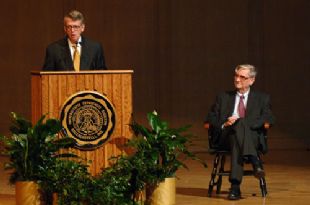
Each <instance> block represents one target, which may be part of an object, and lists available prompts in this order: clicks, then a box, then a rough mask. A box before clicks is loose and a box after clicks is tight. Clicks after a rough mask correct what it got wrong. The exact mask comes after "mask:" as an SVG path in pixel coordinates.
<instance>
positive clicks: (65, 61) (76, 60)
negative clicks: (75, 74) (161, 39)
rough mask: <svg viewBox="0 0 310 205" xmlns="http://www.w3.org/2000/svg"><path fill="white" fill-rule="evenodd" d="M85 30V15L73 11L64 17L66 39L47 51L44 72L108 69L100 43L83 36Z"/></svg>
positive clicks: (51, 46) (52, 45) (49, 47)
mask: <svg viewBox="0 0 310 205" xmlns="http://www.w3.org/2000/svg"><path fill="white" fill-rule="evenodd" d="M84 30H85V21H84V17H83V14H82V13H80V12H79V11H76V10H73V11H71V12H69V13H68V14H67V15H66V16H65V17H64V31H65V34H66V36H65V38H63V39H61V40H59V41H56V42H54V43H52V44H50V45H49V46H48V47H47V49H46V55H45V61H44V65H43V70H45V71H64V70H75V71H80V70H97V69H99V70H100V69H101V70H102V69H106V65H105V60H104V55H103V49H102V47H101V45H100V43H98V42H94V41H91V40H89V39H87V38H85V37H84V36H82V35H81V34H82V33H83V32H84Z"/></svg>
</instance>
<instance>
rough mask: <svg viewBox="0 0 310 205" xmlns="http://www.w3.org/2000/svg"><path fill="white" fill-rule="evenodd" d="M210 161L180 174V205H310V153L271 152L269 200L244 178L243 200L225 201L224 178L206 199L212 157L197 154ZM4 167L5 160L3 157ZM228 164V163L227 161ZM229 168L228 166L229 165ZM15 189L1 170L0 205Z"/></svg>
mask: <svg viewBox="0 0 310 205" xmlns="http://www.w3.org/2000/svg"><path fill="white" fill-rule="evenodd" d="M197 154H198V156H199V157H201V158H203V159H204V160H206V161H207V163H208V165H209V167H208V168H207V169H205V168H203V167H202V166H201V165H200V164H198V163H197V162H190V161H188V162H187V163H186V164H187V165H188V166H189V170H185V169H182V170H179V171H178V173H177V175H178V177H179V179H178V180H177V195H176V204H177V205H190V204H193V205H206V204H207V205H219V204H225V205H226V204H228V205H251V204H253V205H254V204H255V205H260V204H261V205H308V204H310V151H306V149H304V150H298V149H286V150H280V149H275V150H270V152H269V153H268V155H266V156H265V157H264V158H263V159H264V162H265V165H264V167H265V170H266V174H267V175H266V181H267V188H268V196H267V197H266V198H262V197H261V193H260V188H259V183H258V180H257V179H255V178H254V177H250V176H247V177H244V179H243V182H242V186H241V192H242V199H241V200H238V201H229V200H227V199H226V197H227V193H228V189H229V183H228V179H227V177H224V180H223V186H222V192H221V194H219V195H216V194H215V193H214V194H213V196H212V197H211V198H209V197H207V192H208V184H209V180H210V172H211V169H212V168H211V167H212V163H213V162H212V160H213V156H210V155H208V154H207V153H206V152H203V151H202V152H199V153H197ZM0 160H1V167H3V166H2V163H3V161H5V160H7V159H6V158H5V157H3V156H2V157H0ZM228 161H229V160H228ZM227 166H229V164H227ZM14 200H15V199H14V186H11V185H8V174H7V173H5V172H4V171H3V169H2V168H1V169H0V205H14V204H15V201H14Z"/></svg>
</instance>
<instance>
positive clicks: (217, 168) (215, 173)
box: [204, 123, 270, 197]
mask: <svg viewBox="0 0 310 205" xmlns="http://www.w3.org/2000/svg"><path fill="white" fill-rule="evenodd" d="M269 127H270V125H269V124H268V123H265V125H264V129H265V132H263V133H264V136H263V137H264V138H265V139H266V137H267V135H266V133H267V132H266V131H267V129H269ZM204 128H205V129H207V130H208V140H209V153H210V154H212V155H215V157H214V161H213V168H212V172H211V179H210V182H209V190H208V196H209V197H211V195H212V192H213V187H214V186H216V194H220V192H221V186H222V177H223V176H229V175H230V170H225V168H224V165H225V160H226V156H228V155H230V152H229V150H223V149H219V148H218V147H217V146H216V144H214V139H213V136H212V132H210V129H212V128H211V127H210V124H208V123H205V124H204ZM266 143H267V142H266ZM260 155H261V153H259V154H258V156H259V159H260ZM244 176H254V171H253V170H244ZM259 186H260V189H261V194H262V197H266V195H267V185H266V180H265V177H263V178H260V179H259Z"/></svg>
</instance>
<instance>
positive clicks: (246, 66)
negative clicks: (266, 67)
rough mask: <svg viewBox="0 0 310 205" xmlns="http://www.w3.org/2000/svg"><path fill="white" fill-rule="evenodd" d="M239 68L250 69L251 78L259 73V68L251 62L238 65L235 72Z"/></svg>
mask: <svg viewBox="0 0 310 205" xmlns="http://www.w3.org/2000/svg"><path fill="white" fill-rule="evenodd" d="M238 70H249V71H250V74H249V75H250V77H251V78H254V77H255V76H256V75H257V70H256V68H255V66H254V65H250V64H243V65H238V66H237V67H236V68H235V72H237V71H238Z"/></svg>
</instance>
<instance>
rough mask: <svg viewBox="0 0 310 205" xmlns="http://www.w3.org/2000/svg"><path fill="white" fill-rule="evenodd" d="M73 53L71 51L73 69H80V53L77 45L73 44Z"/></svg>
mask: <svg viewBox="0 0 310 205" xmlns="http://www.w3.org/2000/svg"><path fill="white" fill-rule="evenodd" d="M73 48H74V53H73V65H74V70H75V71H80V53H79V50H78V48H77V45H76V44H75V45H73Z"/></svg>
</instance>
